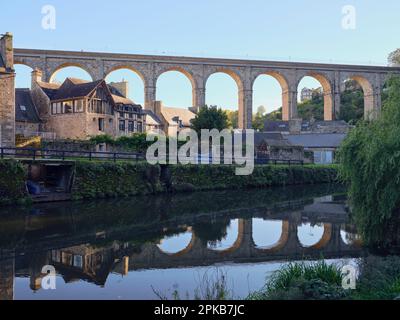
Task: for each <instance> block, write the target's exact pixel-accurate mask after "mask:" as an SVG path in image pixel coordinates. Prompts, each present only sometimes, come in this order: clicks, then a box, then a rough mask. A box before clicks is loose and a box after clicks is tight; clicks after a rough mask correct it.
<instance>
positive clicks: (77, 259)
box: [73, 256, 83, 269]
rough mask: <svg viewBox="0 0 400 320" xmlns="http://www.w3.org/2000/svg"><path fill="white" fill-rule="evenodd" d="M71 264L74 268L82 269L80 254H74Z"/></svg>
mask: <svg viewBox="0 0 400 320" xmlns="http://www.w3.org/2000/svg"><path fill="white" fill-rule="evenodd" d="M73 266H74V267H76V268H80V269H82V267H83V259H82V256H74V262H73Z"/></svg>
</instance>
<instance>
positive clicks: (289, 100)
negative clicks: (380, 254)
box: [14, 49, 400, 129]
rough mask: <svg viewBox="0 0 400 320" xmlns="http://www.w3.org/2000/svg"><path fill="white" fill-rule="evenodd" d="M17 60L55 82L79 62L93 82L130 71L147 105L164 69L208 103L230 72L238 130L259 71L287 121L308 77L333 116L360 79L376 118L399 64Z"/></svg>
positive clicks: (103, 57) (41, 55)
mask: <svg viewBox="0 0 400 320" xmlns="http://www.w3.org/2000/svg"><path fill="white" fill-rule="evenodd" d="M14 61H15V64H24V65H27V66H29V67H31V68H32V69H39V70H41V71H42V73H43V78H44V79H43V80H44V81H50V80H51V79H52V77H53V76H54V74H55V73H56V72H57V71H58V70H60V69H61V68H63V67H68V66H77V67H80V68H82V69H83V70H85V71H87V72H88V73H89V74H90V76H91V77H92V79H93V80H98V79H103V78H105V77H106V76H107V75H108V74H110V73H111V72H112V71H115V70H118V69H130V70H132V71H134V72H135V73H137V74H138V75H139V76H140V78H141V79H142V80H143V83H144V97H145V106H144V107H145V108H149V107H150V106H151V105H152V103H153V102H154V101H155V100H156V90H157V87H156V84H157V79H158V77H159V76H160V75H162V74H163V73H164V72H168V71H172V70H174V71H179V72H181V73H183V74H184V75H185V76H186V77H187V78H188V79H189V80H190V83H191V84H192V90H193V91H192V96H193V106H192V107H202V106H204V105H205V96H206V89H205V88H206V82H207V79H208V78H209V77H210V76H211V75H212V74H214V73H217V72H223V73H226V74H228V75H229V76H231V77H232V78H233V79H234V80H235V82H236V84H237V89H238V99H239V101H238V105H239V128H242V129H246V128H251V120H252V105H253V102H252V100H253V84H254V82H255V80H256V79H257V78H258V77H259V76H260V75H264V74H265V75H270V76H272V77H274V78H275V79H276V80H277V81H278V82H279V84H280V86H281V88H282V104H283V113H282V114H283V120H291V119H295V118H297V94H298V92H297V91H298V85H299V82H300V81H301V79H302V78H303V77H305V76H311V77H314V78H315V79H317V80H318V81H319V82H320V83H321V85H322V88H323V94H324V118H325V120H327V121H330V120H334V119H335V118H336V117H337V115H338V113H339V111H340V95H341V93H342V92H343V90H344V82H345V81H346V80H348V79H352V80H355V81H357V82H358V83H359V84H360V85H361V87H362V88H363V91H364V101H365V117H367V118H375V117H377V116H378V115H379V112H380V109H381V92H382V89H383V85H384V83H385V81H386V79H387V78H388V76H389V75H390V74H391V73H398V74H400V68H392V67H380V66H357V65H337V64H317V63H296V62H271V61H256V60H233V59H215V58H191V57H173V56H151V55H134V54H113V53H90V52H72V51H48V50H30V49H15V50H14Z"/></svg>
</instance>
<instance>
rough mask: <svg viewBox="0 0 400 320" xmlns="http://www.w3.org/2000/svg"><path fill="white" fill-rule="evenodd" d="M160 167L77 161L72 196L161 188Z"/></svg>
mask: <svg viewBox="0 0 400 320" xmlns="http://www.w3.org/2000/svg"><path fill="white" fill-rule="evenodd" d="M159 176H160V168H159V167H158V166H150V165H148V164H144V163H139V164H135V163H132V162H117V163H114V162H90V161H78V162H76V169H75V175H74V184H73V190H72V195H73V199H84V198H106V197H124V196H133V195H138V194H148V193H155V192H158V191H160V188H161V185H160V181H159Z"/></svg>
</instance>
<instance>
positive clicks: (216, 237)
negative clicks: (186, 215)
mask: <svg viewBox="0 0 400 320" xmlns="http://www.w3.org/2000/svg"><path fill="white" fill-rule="evenodd" d="M230 224H231V220H230V219H223V220H217V221H213V222H210V221H202V222H197V223H195V224H194V225H193V226H192V229H193V231H194V233H195V234H196V236H197V237H198V238H199V239H200V240H201V241H202V242H203V243H209V244H210V246H213V245H214V246H215V245H216V244H217V242H218V241H222V240H223V239H224V238H225V237H226V236H227V229H228V227H229V226H230Z"/></svg>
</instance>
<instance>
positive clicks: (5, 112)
mask: <svg viewBox="0 0 400 320" xmlns="http://www.w3.org/2000/svg"><path fill="white" fill-rule="evenodd" d="M13 61H14V56H13V43H12V35H11V34H10V33H6V34H5V35H4V36H3V37H1V39H0V146H2V147H14V144H15V94H14V87H15V72H14V62H13Z"/></svg>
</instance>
